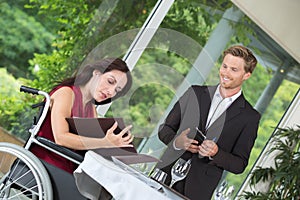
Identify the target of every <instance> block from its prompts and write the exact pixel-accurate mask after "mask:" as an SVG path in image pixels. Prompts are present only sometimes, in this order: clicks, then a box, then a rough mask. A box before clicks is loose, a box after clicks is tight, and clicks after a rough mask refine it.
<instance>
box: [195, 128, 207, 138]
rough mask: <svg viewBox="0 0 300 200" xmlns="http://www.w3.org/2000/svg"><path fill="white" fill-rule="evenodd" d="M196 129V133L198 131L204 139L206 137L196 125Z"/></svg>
mask: <svg viewBox="0 0 300 200" xmlns="http://www.w3.org/2000/svg"><path fill="white" fill-rule="evenodd" d="M196 130H197V132H198V133H200V134H201V136H202V137H203V138H204V139H206V136H205V135H204V134H203V133H202V131H201V130H199V129H198V127H197V126H196Z"/></svg>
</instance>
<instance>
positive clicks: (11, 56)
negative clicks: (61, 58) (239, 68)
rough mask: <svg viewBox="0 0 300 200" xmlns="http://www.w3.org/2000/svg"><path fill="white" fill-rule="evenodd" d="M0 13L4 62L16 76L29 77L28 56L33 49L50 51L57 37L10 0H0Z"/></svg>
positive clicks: (1, 45)
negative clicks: (51, 44) (4, 0)
mask: <svg viewBox="0 0 300 200" xmlns="http://www.w3.org/2000/svg"><path fill="white" fill-rule="evenodd" d="M0 15H1V18H0V26H1V29H0V60H1V66H3V67H6V68H7V70H8V72H10V73H12V74H13V75H14V76H15V77H30V76H31V73H30V71H29V70H28V60H29V59H30V58H32V57H33V53H34V52H35V53H43V52H46V51H48V50H49V49H50V43H51V41H52V39H53V38H54V37H53V35H52V34H50V33H48V32H47V31H46V30H45V28H44V27H43V26H42V25H41V24H40V23H38V22H37V21H36V20H35V19H34V18H33V17H30V16H28V15H27V14H26V13H24V12H23V11H22V10H20V9H19V8H17V7H15V6H10V5H9V4H8V3H5V2H2V3H0Z"/></svg>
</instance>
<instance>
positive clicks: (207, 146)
mask: <svg viewBox="0 0 300 200" xmlns="http://www.w3.org/2000/svg"><path fill="white" fill-rule="evenodd" d="M218 150H219V148H218V145H217V144H216V143H215V142H214V141H213V140H204V141H203V143H202V144H201V145H200V146H199V149H198V153H199V154H200V155H201V156H204V157H205V156H207V157H213V156H214V155H216V154H217V152H218Z"/></svg>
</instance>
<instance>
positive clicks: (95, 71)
mask: <svg viewBox="0 0 300 200" xmlns="http://www.w3.org/2000/svg"><path fill="white" fill-rule="evenodd" d="M100 74H101V72H100V71H99V70H97V69H95V70H94V71H93V76H99V75H100Z"/></svg>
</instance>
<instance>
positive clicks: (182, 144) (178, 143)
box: [175, 128, 199, 153]
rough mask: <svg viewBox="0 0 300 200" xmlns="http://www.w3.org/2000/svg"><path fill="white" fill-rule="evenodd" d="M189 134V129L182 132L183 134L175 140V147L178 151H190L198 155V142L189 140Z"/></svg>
mask: <svg viewBox="0 0 300 200" xmlns="http://www.w3.org/2000/svg"><path fill="white" fill-rule="evenodd" d="M189 132H190V129H189V128H188V129H186V130H184V131H182V132H181V134H180V135H179V136H178V137H177V138H176V139H175V147H176V148H178V149H184V150H186V151H190V152H192V153H198V151H199V147H198V145H197V144H198V141H197V140H193V139H190V138H188V137H187V135H188V134H189Z"/></svg>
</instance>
